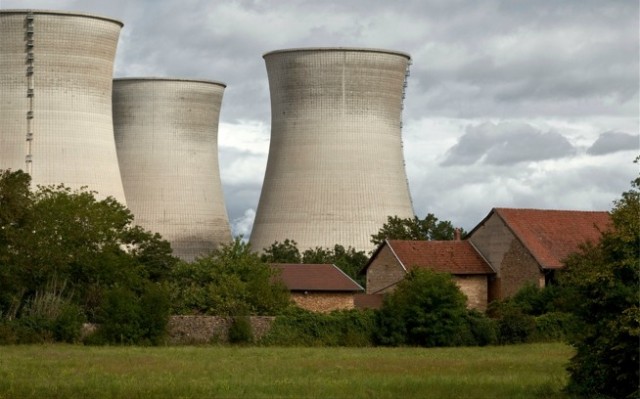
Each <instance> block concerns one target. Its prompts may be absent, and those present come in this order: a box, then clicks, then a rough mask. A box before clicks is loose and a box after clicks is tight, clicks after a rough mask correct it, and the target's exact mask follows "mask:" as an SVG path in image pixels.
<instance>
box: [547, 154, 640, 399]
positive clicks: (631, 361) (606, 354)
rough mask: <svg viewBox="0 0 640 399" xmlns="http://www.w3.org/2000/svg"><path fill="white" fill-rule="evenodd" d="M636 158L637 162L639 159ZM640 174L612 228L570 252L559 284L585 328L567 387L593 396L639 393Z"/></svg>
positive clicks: (577, 342)
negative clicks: (569, 294)
mask: <svg viewBox="0 0 640 399" xmlns="http://www.w3.org/2000/svg"><path fill="white" fill-rule="evenodd" d="M636 161H637V160H636ZM638 189H640V177H638V178H636V179H635V180H634V181H633V182H632V188H631V190H629V191H627V192H625V193H623V194H622V198H621V199H619V200H618V201H616V202H615V203H614V207H613V209H612V211H611V220H612V222H613V228H612V229H611V230H610V231H605V232H603V233H602V237H601V240H600V242H599V243H598V244H596V245H588V246H584V247H583V248H582V249H581V251H580V252H579V253H576V254H574V255H572V256H570V257H569V258H568V259H567V260H566V262H565V268H564V270H562V271H561V273H560V274H559V282H560V284H561V285H563V286H564V287H566V288H567V289H568V290H569V292H571V295H573V296H574V300H573V301H572V303H574V304H575V306H574V307H573V312H574V313H575V315H576V316H577V317H578V318H579V319H580V320H581V321H583V322H584V323H585V325H586V328H584V329H583V332H582V334H581V335H580V336H578V337H577V339H575V340H574V342H573V345H574V346H575V347H576V355H575V356H574V357H573V358H572V359H571V363H570V366H569V372H570V381H569V387H568V389H569V390H570V391H571V392H573V393H577V394H580V395H584V396H588V397H593V396H598V397H616V398H618V397H619V398H623V397H625V398H626V397H639V396H640V392H639V391H638V381H639V379H640V376H639V372H638V364H639V361H640V356H639V355H640V344H639V342H640V307H639V306H638V305H639V302H640V301H639V299H640V298H639V291H638V287H639V286H640V270H639V267H638V260H639V259H640V253H639V251H640V191H638Z"/></svg>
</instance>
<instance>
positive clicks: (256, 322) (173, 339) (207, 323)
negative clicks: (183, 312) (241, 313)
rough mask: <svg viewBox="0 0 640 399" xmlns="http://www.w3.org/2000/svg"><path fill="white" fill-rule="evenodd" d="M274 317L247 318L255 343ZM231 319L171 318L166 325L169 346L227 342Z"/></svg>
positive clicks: (267, 329) (269, 327) (214, 317)
mask: <svg viewBox="0 0 640 399" xmlns="http://www.w3.org/2000/svg"><path fill="white" fill-rule="evenodd" d="M274 320H275V317H273V316H249V322H250V323H251V327H252V330H253V337H254V339H255V340H256V341H257V340H259V339H260V338H262V337H263V336H264V335H265V334H266V333H267V332H269V329H271V325H272V324H273V321H274ZM232 324H233V317H222V316H171V317H170V318H169V323H168V325H167V331H168V336H169V344H173V345H185V344H186V345H194V344H210V343H217V342H221V343H224V342H228V341H229V328H230V327H231V325H232Z"/></svg>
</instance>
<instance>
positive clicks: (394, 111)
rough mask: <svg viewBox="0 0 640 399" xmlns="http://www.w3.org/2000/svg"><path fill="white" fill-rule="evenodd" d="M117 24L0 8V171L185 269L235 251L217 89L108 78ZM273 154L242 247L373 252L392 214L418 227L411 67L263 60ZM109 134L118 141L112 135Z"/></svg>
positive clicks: (381, 53) (397, 62) (396, 55)
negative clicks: (87, 211) (62, 197)
mask: <svg viewBox="0 0 640 399" xmlns="http://www.w3.org/2000/svg"><path fill="white" fill-rule="evenodd" d="M122 27H123V24H122V23H121V22H119V21H117V20H113V19H109V18H104V17H100V16H95V15H89V14H82V13H69V12H60V11H43V10H0V55H1V56H0V169H12V170H19V169H22V170H24V171H26V172H28V173H29V174H30V175H31V178H32V184H33V187H34V188H35V187H36V186H37V185H58V184H61V183H62V184H64V185H65V186H67V187H70V188H72V189H77V188H80V187H87V188H88V189H90V190H92V191H95V192H97V197H98V199H102V198H105V197H107V196H112V197H114V198H115V199H116V200H118V201H119V202H121V203H122V204H125V205H127V206H128V207H129V209H130V210H131V211H132V213H133V214H134V217H135V222H136V223H137V224H139V225H141V226H142V227H144V228H145V229H148V230H151V231H154V232H159V233H161V234H162V236H163V237H164V238H165V239H167V240H168V241H169V242H170V243H171V244H172V247H173V249H174V254H175V255H176V256H178V257H180V258H182V259H184V260H193V259H194V258H196V257H197V256H199V255H204V254H206V253H208V252H210V251H211V250H213V249H215V248H216V247H218V246H219V245H220V244H222V243H227V242H229V241H231V229H230V226H229V220H228V216H227V212H226V209H225V204H224V197H223V193H222V184H221V180H220V171H219V165H218V123H219V117H220V107H221V102H222V97H223V93H224V90H225V85H224V84H223V83H219V82H215V81H205V80H189V79H172V78H124V79H116V80H115V81H114V80H113V64H114V58H115V53H116V47H117V43H118V37H119V35H120V30H121V29H122ZM263 58H264V60H265V62H266V67H267V74H268V79H269V89H270V95H271V143H270V149H269V157H268V162H267V169H266V173H265V178H264V183H263V187H262V193H261V196H260V200H259V204H258V207H257V213H256V218H255V222H254V225H253V231H252V234H251V239H250V242H251V244H252V246H253V248H254V250H257V251H261V250H262V249H263V248H266V247H268V246H270V245H271V244H273V243H274V242H275V241H284V240H285V239H287V238H288V239H293V240H295V241H296V242H297V243H298V248H300V249H301V250H305V249H308V248H315V247H332V246H333V245H335V244H342V245H344V246H345V247H349V246H351V247H353V248H355V249H356V250H365V251H368V250H370V249H372V244H371V242H370V238H371V235H372V234H375V233H376V232H377V231H378V230H379V229H380V227H382V225H383V224H384V223H385V222H386V220H387V216H394V215H395V216H399V217H403V218H406V217H412V216H413V206H412V203H411V197H410V193H409V187H408V184H407V177H406V173H405V169H404V157H403V151H402V137H401V129H402V119H401V117H402V106H403V99H404V91H405V88H406V85H407V76H408V74H409V65H410V61H411V58H410V56H409V55H408V54H405V53H401V52H396V51H389V50H379V49H364V48H306V49H286V50H278V51H272V52H269V53H266V54H264V56H263ZM114 134H115V135H114Z"/></svg>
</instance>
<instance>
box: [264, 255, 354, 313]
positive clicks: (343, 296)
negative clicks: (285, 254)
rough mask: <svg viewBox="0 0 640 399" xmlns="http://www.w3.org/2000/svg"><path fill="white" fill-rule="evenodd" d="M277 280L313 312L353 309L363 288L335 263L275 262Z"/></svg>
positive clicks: (294, 299) (273, 265)
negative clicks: (355, 297)
mask: <svg viewBox="0 0 640 399" xmlns="http://www.w3.org/2000/svg"><path fill="white" fill-rule="evenodd" d="M272 267H274V268H276V269H278V270H279V271H280V279H281V280H282V282H283V283H284V284H285V285H286V286H287V288H288V289H289V291H291V298H292V299H293V301H294V302H295V303H296V305H298V306H299V307H301V308H303V309H307V310H311V311H314V312H330V311H332V310H338V309H353V308H354V295H356V294H359V293H362V292H364V288H362V286H361V285H360V284H358V283H356V282H355V281H354V280H353V279H351V277H349V276H347V275H346V274H345V273H344V272H343V271H342V270H340V268H338V267H337V266H335V265H327V264H297V263H296V264H293V263H276V264H272Z"/></svg>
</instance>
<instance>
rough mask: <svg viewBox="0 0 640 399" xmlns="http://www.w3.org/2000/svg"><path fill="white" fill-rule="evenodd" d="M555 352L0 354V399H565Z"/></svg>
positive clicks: (80, 350) (15, 350)
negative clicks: (302, 398) (274, 398)
mask: <svg viewBox="0 0 640 399" xmlns="http://www.w3.org/2000/svg"><path fill="white" fill-rule="evenodd" d="M572 353H573V351H572V349H571V348H570V347H569V346H566V345H563V344H530V345H514V346H497V347H485V348H435V349H418V348H357V349H354V348H265V347H215V346H214V347H156V348H142V347H85V346H79V345H78V346H73V345H43V346H0V398H270V397H277V398H299V397H304V398H349V399H355V398H564V396H563V395H562V393H561V389H562V387H563V386H564V384H565V382H566V379H567V373H566V371H565V370H564V366H565V364H566V362H567V361H568V360H569V357H570V356H571V355H572Z"/></svg>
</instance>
